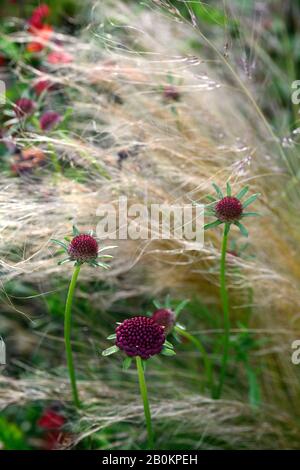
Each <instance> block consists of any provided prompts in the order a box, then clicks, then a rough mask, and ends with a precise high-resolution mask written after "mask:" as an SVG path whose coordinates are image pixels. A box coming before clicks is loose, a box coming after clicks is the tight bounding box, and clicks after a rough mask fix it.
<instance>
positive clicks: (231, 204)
mask: <svg viewBox="0 0 300 470" xmlns="http://www.w3.org/2000/svg"><path fill="white" fill-rule="evenodd" d="M215 213H216V217H217V218H218V220H221V221H222V222H236V221H237V220H239V219H240V218H241V216H242V214H243V205H242V203H241V201H240V200H239V199H238V198H237V197H233V196H225V197H223V198H222V199H221V200H220V201H218V202H217V204H216V207H215Z"/></svg>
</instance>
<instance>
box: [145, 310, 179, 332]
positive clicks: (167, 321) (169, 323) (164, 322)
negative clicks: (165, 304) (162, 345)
mask: <svg viewBox="0 0 300 470" xmlns="http://www.w3.org/2000/svg"><path fill="white" fill-rule="evenodd" d="M151 318H152V320H153V321H155V323H157V324H158V325H161V326H162V327H163V328H164V332H165V335H166V336H167V335H168V334H169V333H171V331H172V330H173V328H174V325H175V322H176V316H175V313H174V312H172V310H169V309H167V308H160V309H159V310H156V311H155V312H154V313H153V315H152V317H151Z"/></svg>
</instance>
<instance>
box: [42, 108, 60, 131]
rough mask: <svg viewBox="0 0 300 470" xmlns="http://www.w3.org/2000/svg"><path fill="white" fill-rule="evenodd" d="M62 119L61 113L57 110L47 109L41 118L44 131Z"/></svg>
mask: <svg viewBox="0 0 300 470" xmlns="http://www.w3.org/2000/svg"><path fill="white" fill-rule="evenodd" d="M60 120H61V116H60V114H58V113H56V112H55V111H46V112H45V113H44V114H43V115H42V116H41V118H40V126H41V129H42V130H43V131H49V130H51V129H53V127H55V126H56V125H57V124H58V123H59V121H60Z"/></svg>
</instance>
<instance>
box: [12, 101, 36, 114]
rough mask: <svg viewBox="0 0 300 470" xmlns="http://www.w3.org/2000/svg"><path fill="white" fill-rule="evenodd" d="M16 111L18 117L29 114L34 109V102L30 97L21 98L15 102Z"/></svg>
mask: <svg viewBox="0 0 300 470" xmlns="http://www.w3.org/2000/svg"><path fill="white" fill-rule="evenodd" d="M14 111H15V113H16V116H17V117H18V118H23V117H25V116H28V115H30V114H32V113H33V111H34V102H33V101H32V100H30V99H28V98H20V99H18V100H17V101H16V102H15V106H14Z"/></svg>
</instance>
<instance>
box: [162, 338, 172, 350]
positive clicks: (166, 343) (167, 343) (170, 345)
mask: <svg viewBox="0 0 300 470" xmlns="http://www.w3.org/2000/svg"><path fill="white" fill-rule="evenodd" d="M164 346H165V347H166V348H169V349H174V346H173V344H172V343H170V341H167V340H166V341H165V342H164Z"/></svg>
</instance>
